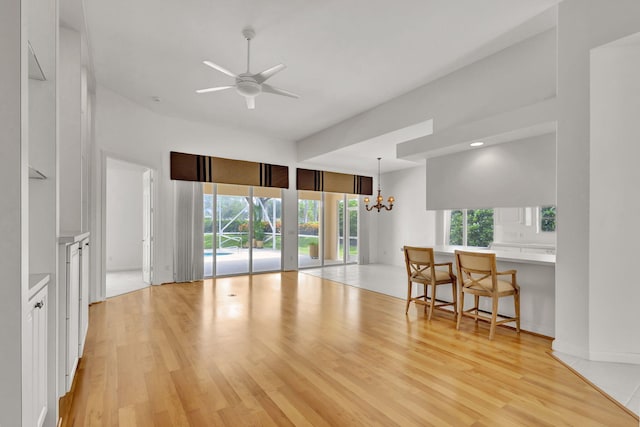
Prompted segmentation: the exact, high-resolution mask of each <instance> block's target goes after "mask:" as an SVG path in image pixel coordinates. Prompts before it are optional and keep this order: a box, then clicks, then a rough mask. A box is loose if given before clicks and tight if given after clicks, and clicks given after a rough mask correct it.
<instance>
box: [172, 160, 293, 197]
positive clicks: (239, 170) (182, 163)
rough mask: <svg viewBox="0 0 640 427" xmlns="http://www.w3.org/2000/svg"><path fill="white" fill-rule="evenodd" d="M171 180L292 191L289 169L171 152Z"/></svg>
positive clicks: (267, 164) (266, 164)
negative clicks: (290, 189) (287, 189)
mask: <svg viewBox="0 0 640 427" xmlns="http://www.w3.org/2000/svg"><path fill="white" fill-rule="evenodd" d="M171 179H176V180H181V181H200V182H216V183H219V184H238V185H253V186H259V187H277V188H289V168H288V167H287V166H280V165H272V164H269V163H258V162H248V161H245V160H233V159H224V158H222V157H211V156H200V155H197V154H187V153H177V152H175V151H172V152H171Z"/></svg>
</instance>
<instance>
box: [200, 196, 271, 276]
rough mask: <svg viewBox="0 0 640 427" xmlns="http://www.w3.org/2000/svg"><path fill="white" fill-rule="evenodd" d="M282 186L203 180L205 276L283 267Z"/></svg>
mask: <svg viewBox="0 0 640 427" xmlns="http://www.w3.org/2000/svg"><path fill="white" fill-rule="evenodd" d="M281 223H282V198H281V190H280V189H273V188H263V187H248V186H244V185H230V184H204V249H205V250H204V275H205V277H215V276H228V275H237V274H250V273H253V272H264V271H279V270H281V269H282V251H281V248H282V240H281Z"/></svg>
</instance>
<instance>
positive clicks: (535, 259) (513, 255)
mask: <svg viewBox="0 0 640 427" xmlns="http://www.w3.org/2000/svg"><path fill="white" fill-rule="evenodd" d="M456 249H458V250H462V251H469V252H483V253H494V254H496V259H497V260H498V261H505V262H517V263H522V264H538V265H548V266H550V267H554V266H555V265H556V256H555V255H554V254H535V253H528V252H506V251H505V252H502V251H494V250H489V249H480V248H465V247H463V246H435V247H434V248H433V252H434V253H436V254H438V255H453V254H454V251H455V250H456Z"/></svg>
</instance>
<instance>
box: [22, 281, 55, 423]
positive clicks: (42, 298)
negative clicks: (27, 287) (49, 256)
mask: <svg viewBox="0 0 640 427" xmlns="http://www.w3.org/2000/svg"><path fill="white" fill-rule="evenodd" d="M48 303H49V302H48V299H47V288H46V287H45V288H44V289H43V290H42V291H40V292H38V294H37V295H36V296H34V297H33V298H32V299H31V300H30V301H29V304H30V310H29V312H27V316H26V319H25V330H26V336H25V340H27V341H26V342H27V346H26V348H25V350H26V353H25V355H24V356H25V366H26V367H27V369H28V371H27V372H25V375H28V376H29V377H28V378H27V379H26V381H25V387H26V390H25V401H24V410H23V415H24V424H23V425H29V426H37V427H40V426H42V425H43V424H44V419H45V416H46V415H47V354H48V353H47V312H48V305H49V304H48Z"/></svg>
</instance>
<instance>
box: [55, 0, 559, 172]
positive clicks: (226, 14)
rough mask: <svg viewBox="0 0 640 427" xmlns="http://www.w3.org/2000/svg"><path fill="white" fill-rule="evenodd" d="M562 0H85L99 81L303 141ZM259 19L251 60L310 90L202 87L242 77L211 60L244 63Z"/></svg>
mask: <svg viewBox="0 0 640 427" xmlns="http://www.w3.org/2000/svg"><path fill="white" fill-rule="evenodd" d="M66 1H71V0H66ZM559 1H560V0H517V1H514V0H483V1H478V0H397V1H394V2H391V1H388V0H322V1H320V0H316V1H312V0H269V1H265V0H181V1H176V0H135V1H132V0H109V1H104V0H84V7H85V15H86V22H87V27H88V38H89V44H90V49H91V55H92V58H93V66H94V71H95V76H96V80H97V82H98V83H99V84H101V85H104V86H106V87H108V88H110V89H112V90H114V91H116V92H118V93H120V94H121V95H123V96H126V97H127V98H129V99H131V100H133V101H135V102H137V103H139V104H142V105H145V106H147V107H148V108H150V109H152V110H154V111H157V112H159V113H162V114H166V115H170V116H176V117H182V118H187V119H190V120H197V121H206V122H217V123H221V124H224V125H227V126H236V127H240V128H243V129H248V130H252V131H256V132H261V133H264V134H266V135H267V136H269V137H271V138H281V139H285V140H291V141H298V140H300V139H303V138H304V137H306V136H308V135H310V134H313V133H315V132H317V131H319V130H322V129H324V128H326V127H329V126H331V125H333V124H335V123H338V122H340V121H342V120H344V119H346V118H349V117H352V116H354V115H356V114H358V113H361V112H363V111H365V110H368V109H370V108H372V107H373V106H375V105H378V104H380V103H382V102H385V101H387V100H390V99H392V98H394V97H396V96H399V95H401V94H403V93H406V92H408V91H410V90H411V89H413V88H416V87H418V86H420V85H423V84H425V83H427V82H429V81H431V80H433V79H435V78H437V77H440V76H442V75H445V74H447V73H449V72H451V71H453V70H454V69H457V68H459V67H461V66H463V65H466V64H467V63H469V62H470V61H472V60H477V59H478V58H477V56H478V52H479V51H481V52H490V51H491V49H490V46H492V44H494V45H495V46H498V45H497V44H496V43H498V42H499V41H500V42H501V43H502V44H504V39H503V38H502V39H501V36H502V35H504V34H505V33H507V32H509V31H511V30H513V29H514V28H516V27H517V26H519V25H520V24H522V23H523V22H525V21H527V20H529V19H530V18H532V17H534V16H536V15H538V14H539V13H541V12H543V11H544V10H546V9H548V8H549V7H551V6H553V5H555V4H557V3H558V2H559ZM249 25H250V26H252V27H253V28H255V30H256V33H257V35H256V37H255V39H254V40H253V41H252V44H251V56H252V58H251V63H252V67H251V71H252V72H258V71H262V70H264V69H266V68H269V67H271V66H273V65H276V64H278V63H281V62H282V63H284V64H286V65H287V68H286V69H285V70H284V71H282V72H280V73H279V74H277V75H276V76H274V77H273V78H272V79H270V80H269V83H270V84H272V85H274V86H277V87H280V88H283V89H286V90H289V91H292V92H295V93H298V94H299V95H300V99H293V98H287V97H281V96H274V95H271V94H262V95H260V96H259V97H258V98H257V99H256V109H255V110H247V108H246V106H245V103H244V100H243V98H241V97H240V96H239V95H238V94H237V93H235V91H233V90H228V91H222V92H215V93H208V94H196V93H195V90H196V89H200V88H205V87H210V86H222V85H228V84H233V81H232V80H233V79H232V78H231V77H228V76H226V75H224V74H221V73H219V72H217V71H215V70H212V69H211V68H209V67H206V66H205V65H203V64H202V61H203V60H211V61H212V62H215V63H217V64H219V65H221V66H223V67H226V68H227V69H229V70H231V71H234V72H237V73H240V72H244V70H245V68H246V62H245V61H246V41H245V40H244V38H243V36H242V34H241V30H242V29H243V28H244V27H246V26H249ZM488 47H489V48H488ZM502 47H504V46H502ZM153 97H159V98H160V100H161V101H160V102H155V101H154V100H153ZM372 143H373V144H381V141H373V142H372ZM394 147H395V143H394V142H387V143H386V149H387V150H392V151H389V152H395V148H394ZM360 148H362V147H360ZM352 154H353V153H352ZM345 155H349V154H348V153H338V155H337V156H334V157H333V160H332V158H331V157H328V158H320V159H318V161H319V163H325V162H333V161H337V159H338V158H340V157H342V158H343V159H344V158H345ZM358 161H361V160H358ZM373 163H374V164H373V165H372V167H370V168H365V169H370V170H375V167H376V165H375V158H374V160H373ZM409 164H410V162H409ZM383 169H384V168H383Z"/></svg>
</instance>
